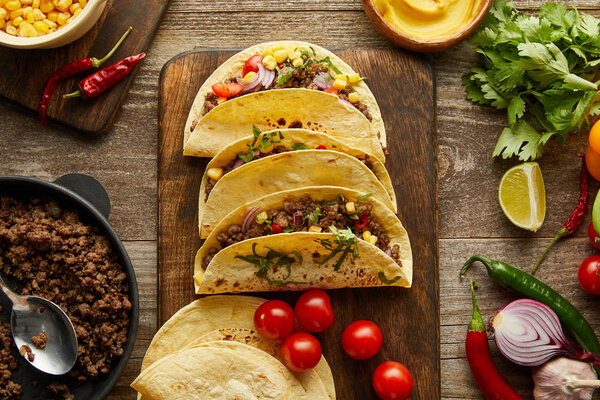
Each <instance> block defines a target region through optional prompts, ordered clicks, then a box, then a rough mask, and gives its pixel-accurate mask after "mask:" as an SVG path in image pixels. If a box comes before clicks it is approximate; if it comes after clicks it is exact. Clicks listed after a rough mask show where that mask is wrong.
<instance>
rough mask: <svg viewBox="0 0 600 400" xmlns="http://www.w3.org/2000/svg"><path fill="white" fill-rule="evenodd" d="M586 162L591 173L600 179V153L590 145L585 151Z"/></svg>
mask: <svg viewBox="0 0 600 400" xmlns="http://www.w3.org/2000/svg"><path fill="white" fill-rule="evenodd" d="M585 163H586V165H587V168H588V171H589V172H590V175H591V176H592V177H593V178H594V179H595V180H597V181H600V154H598V153H596V152H595V151H594V150H592V148H591V147H588V148H587V150H586V151H585Z"/></svg>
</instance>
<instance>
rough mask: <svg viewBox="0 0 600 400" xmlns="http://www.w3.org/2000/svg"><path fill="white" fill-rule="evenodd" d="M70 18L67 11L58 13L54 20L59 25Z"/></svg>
mask: <svg viewBox="0 0 600 400" xmlns="http://www.w3.org/2000/svg"><path fill="white" fill-rule="evenodd" d="M69 18H71V14H69V13H60V14H58V17H57V18H56V22H57V23H58V24H59V25H65V24H66V23H67V20H68V19H69Z"/></svg>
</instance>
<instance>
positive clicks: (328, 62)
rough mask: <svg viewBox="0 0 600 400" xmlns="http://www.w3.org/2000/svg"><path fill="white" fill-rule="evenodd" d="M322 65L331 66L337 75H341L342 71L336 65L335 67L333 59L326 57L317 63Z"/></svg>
mask: <svg viewBox="0 0 600 400" xmlns="http://www.w3.org/2000/svg"><path fill="white" fill-rule="evenodd" d="M317 62H318V63H320V64H327V65H328V66H329V68H331V69H332V70H333V72H335V73H336V74H341V73H342V71H340V70H339V69H338V68H337V67H336V66H335V65H333V62H332V61H331V58H329V56H327V57H325V58H324V59H322V60H319V61H317Z"/></svg>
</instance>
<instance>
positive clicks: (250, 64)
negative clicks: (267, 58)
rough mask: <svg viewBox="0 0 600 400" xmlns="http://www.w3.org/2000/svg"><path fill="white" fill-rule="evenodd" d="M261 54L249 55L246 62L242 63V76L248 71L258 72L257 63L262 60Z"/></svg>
mask: <svg viewBox="0 0 600 400" xmlns="http://www.w3.org/2000/svg"><path fill="white" fill-rule="evenodd" d="M262 59H263V58H262V56H261V55H260V54H257V55H254V56H252V57H250V58H249V59H248V60H247V61H246V64H244V70H243V71H242V76H246V74H247V73H248V72H250V71H252V72H258V63H259V62H262Z"/></svg>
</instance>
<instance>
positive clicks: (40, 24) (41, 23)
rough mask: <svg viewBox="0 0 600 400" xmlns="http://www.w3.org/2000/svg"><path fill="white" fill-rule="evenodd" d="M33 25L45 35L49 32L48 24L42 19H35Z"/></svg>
mask: <svg viewBox="0 0 600 400" xmlns="http://www.w3.org/2000/svg"><path fill="white" fill-rule="evenodd" d="M33 27H34V28H35V29H36V30H37V31H38V32H39V33H41V34H42V35H47V34H48V33H50V26H48V24H47V23H45V22H44V21H37V22H35V23H34V24H33Z"/></svg>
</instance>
